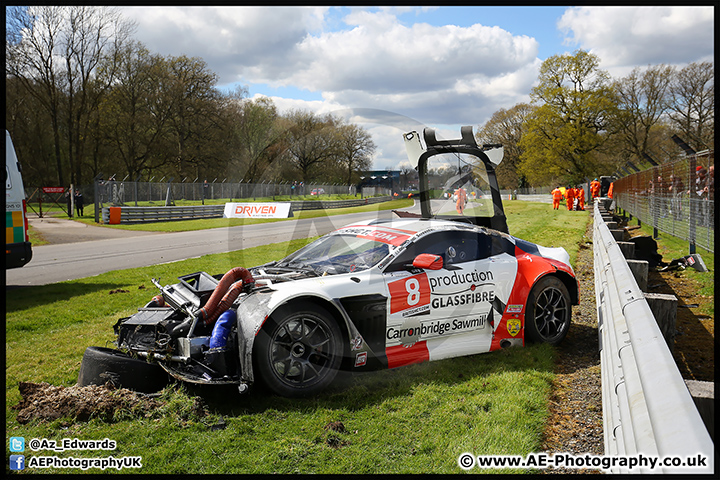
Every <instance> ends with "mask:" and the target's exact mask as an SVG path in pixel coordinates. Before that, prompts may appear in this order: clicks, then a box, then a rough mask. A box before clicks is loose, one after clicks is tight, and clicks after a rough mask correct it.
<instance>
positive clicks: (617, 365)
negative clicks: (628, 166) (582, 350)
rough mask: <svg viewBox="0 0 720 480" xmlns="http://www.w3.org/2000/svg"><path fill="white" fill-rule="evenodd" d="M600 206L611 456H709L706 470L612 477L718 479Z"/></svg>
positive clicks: (709, 445)
mask: <svg viewBox="0 0 720 480" xmlns="http://www.w3.org/2000/svg"><path fill="white" fill-rule="evenodd" d="M599 205H600V204H599V202H595V205H594V212H593V215H594V217H593V219H594V227H593V228H594V232H593V253H594V274H595V294H596V301H597V315H598V334H599V337H600V338H599V340H600V364H601V377H602V403H603V429H604V436H605V455H607V456H612V457H616V456H632V455H638V454H643V455H645V456H654V457H658V458H668V457H670V456H680V457H682V456H686V457H691V456H694V455H697V454H702V455H705V456H706V458H707V465H708V468H706V469H705V470H703V469H699V468H684V467H683V466H677V467H666V468H663V469H662V470H649V469H647V470H646V469H639V468H636V469H634V470H628V468H627V466H625V467H622V466H618V467H617V468H614V469H611V473H660V472H662V473H712V471H713V468H714V463H715V462H714V445H713V442H712V439H711V437H710V435H709V433H708V430H707V428H706V427H705V424H704V423H703V420H702V418H701V416H700V413H699V412H698V410H697V407H696V406H695V403H694V402H693V399H692V396H691V395H690V392H689V391H688V388H687V386H686V385H685V382H684V381H683V378H682V376H681V375H680V372H679V370H678V368H677V365H676V363H675V361H674V360H673V356H672V354H671V353H670V350H669V348H668V345H667V343H666V341H665V339H664V338H663V335H662V332H661V331H660V328H659V327H658V325H657V322H656V320H655V317H654V316H653V313H652V311H651V310H650V306H649V305H648V302H647V300H646V299H645V296H644V294H643V292H642V290H641V289H640V287H639V286H638V283H637V282H636V280H635V278H634V276H633V273H632V271H631V269H630V267H629V266H628V263H627V261H626V259H625V257H624V256H623V253H622V251H621V250H620V246H619V245H618V244H617V241H616V239H615V237H614V236H613V235H612V233H611V231H610V229H609V228H608V226H607V225H606V223H605V221H604V219H603V217H602V214H601V211H600V206H599Z"/></svg>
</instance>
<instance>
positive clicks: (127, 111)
mask: <svg viewBox="0 0 720 480" xmlns="http://www.w3.org/2000/svg"><path fill="white" fill-rule="evenodd" d="M6 14H7V16H6V25H7V27H8V28H7V31H6V37H7V38H6V90H5V97H6V111H5V114H6V128H7V129H8V130H9V131H10V133H11V135H12V138H13V143H14V145H15V148H16V150H17V153H18V156H19V157H20V158H21V161H22V163H23V169H24V170H23V176H24V178H25V183H26V184H29V185H53V184H58V185H63V186H65V185H67V184H70V183H72V184H75V185H83V184H87V183H90V182H91V181H92V180H93V178H95V177H96V176H98V175H101V174H105V175H108V174H113V173H115V174H117V175H118V176H119V178H123V177H124V176H127V177H128V178H130V179H132V180H135V179H137V178H140V177H143V178H145V179H146V180H147V179H149V178H150V177H152V176H156V177H157V178H161V177H167V178H170V177H172V178H174V179H175V181H178V182H180V181H184V180H186V179H187V180H189V181H191V182H192V181H195V180H199V181H203V180H205V179H210V180H212V179H213V178H229V179H232V180H234V181H244V182H257V183H260V182H262V181H298V182H299V181H304V182H306V183H308V182H323V183H343V184H354V183H357V181H358V180H359V175H360V172H362V171H364V170H367V169H369V168H371V165H372V156H373V154H374V152H375V148H376V146H375V144H374V142H373V141H372V137H371V136H370V134H369V133H368V132H367V131H365V130H364V129H363V128H361V127H359V126H357V125H354V124H350V123H346V122H345V121H343V120H342V119H340V118H337V117H335V116H333V115H318V114H315V113H313V112H310V111H305V110H295V111H291V112H289V113H286V114H284V115H281V114H280V113H278V111H277V108H276V107H275V105H274V104H273V102H272V101H271V100H270V99H268V98H259V99H254V100H252V99H248V98H247V93H248V92H247V89H245V88H242V87H240V88H236V90H235V91H232V92H229V93H224V92H222V91H220V90H219V89H218V88H217V75H216V74H215V73H213V72H212V71H211V70H210V69H209V68H208V66H207V64H206V63H205V62H204V61H203V60H202V59H201V58H197V57H187V56H177V57H175V56H161V55H158V54H154V53H152V52H150V51H149V50H148V49H147V48H146V47H145V46H144V45H142V44H141V43H140V42H137V41H135V40H133V38H132V34H133V32H134V30H135V24H134V23H133V22H130V21H128V20H126V19H124V18H123V17H122V16H121V14H120V13H119V11H118V10H117V9H115V8H110V7H88V6H69V7H58V6H38V7H8V9H7V11H6Z"/></svg>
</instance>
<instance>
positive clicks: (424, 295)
mask: <svg viewBox="0 0 720 480" xmlns="http://www.w3.org/2000/svg"><path fill="white" fill-rule="evenodd" d="M388 290H389V292H390V313H396V312H401V311H403V310H407V309H409V308H416V307H421V306H423V305H429V304H430V283H429V282H428V278H427V274H426V273H421V274H419V275H413V276H412V277H407V278H402V279H400V280H395V281H394V282H390V283H388Z"/></svg>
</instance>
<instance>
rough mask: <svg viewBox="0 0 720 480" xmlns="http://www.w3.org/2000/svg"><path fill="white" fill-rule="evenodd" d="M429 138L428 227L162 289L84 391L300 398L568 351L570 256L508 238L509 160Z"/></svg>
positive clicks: (417, 225) (124, 329)
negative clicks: (99, 387) (547, 350)
mask: <svg viewBox="0 0 720 480" xmlns="http://www.w3.org/2000/svg"><path fill="white" fill-rule="evenodd" d="M423 133H424V145H423V142H422V141H421V140H420V137H419V135H418V133H417V132H411V133H408V134H405V137H404V138H405V143H406V149H407V151H408V156H409V158H410V160H411V161H413V162H414V164H415V165H417V166H418V172H419V174H420V182H421V192H420V210H421V213H419V214H418V213H411V212H408V211H398V212H396V214H397V217H399V218H394V219H391V220H371V221H366V222H360V223H355V224H352V225H348V226H345V227H342V228H340V229H338V230H336V231H334V232H331V233H329V234H327V235H325V236H323V237H321V238H320V239H318V240H316V241H314V242H312V243H310V244H309V245H307V246H305V247H303V248H301V249H300V250H298V251H297V252H295V253H292V254H290V255H289V256H287V257H286V258H284V259H282V260H279V261H273V262H269V263H266V264H264V265H260V266H256V267H252V268H243V267H237V268H233V269H231V270H230V271H228V272H227V273H225V274H220V275H210V274H208V273H206V272H196V273H193V274H189V275H186V276H183V277H180V278H179V282H178V283H176V284H173V285H167V286H162V285H160V284H159V283H157V282H156V281H154V282H155V283H156V286H157V287H158V288H159V289H160V293H159V294H158V295H157V296H156V297H154V298H153V299H152V300H151V301H149V303H147V304H146V305H145V306H144V307H142V308H140V309H138V312H137V313H135V314H133V315H132V316H130V317H126V318H122V319H120V320H119V321H118V322H117V323H116V324H115V326H114V331H115V334H116V336H117V347H118V349H117V350H115V349H106V348H100V347H89V348H88V349H87V351H86V352H85V356H84V358H83V362H82V365H81V369H80V376H79V384H81V385H83V384H99V383H104V382H106V381H108V380H109V381H113V383H115V384H116V385H118V386H124V387H127V388H133V389H136V390H140V391H154V390H158V389H160V388H162V386H163V385H164V382H163V379H164V380H167V377H168V374H169V375H170V376H171V377H174V378H175V379H178V380H181V381H184V382H190V383H195V384H208V385H212V384H215V385H220V384H234V385H237V386H238V389H239V391H240V392H245V391H247V390H248V387H249V386H250V385H252V384H255V383H262V384H264V385H265V386H266V387H267V388H268V389H269V390H270V391H272V392H274V393H276V394H279V395H282V396H288V397H296V396H306V395H313V394H316V393H318V392H320V391H321V390H323V389H324V388H326V387H327V386H328V385H329V384H330V383H331V382H332V381H333V379H334V378H335V376H336V374H337V372H338V371H339V370H345V371H358V372H359V371H367V370H376V369H385V368H396V367H400V366H404V365H409V364H413V363H419V362H424V361H432V360H440V359H444V358H451V357H458V356H464V355H473V354H478V353H484V352H491V351H494V350H498V349H502V348H506V347H509V346H513V345H517V346H522V345H524V344H525V342H526V341H532V342H546V343H549V344H552V345H556V344H558V343H559V342H560V341H561V340H562V339H563V338H564V337H565V335H566V334H567V331H568V328H569V325H570V320H571V308H572V305H575V304H577V303H578V284H577V281H576V279H575V275H574V272H573V269H572V267H571V266H570V263H569V256H568V254H567V252H566V251H565V250H564V249H562V248H545V247H542V246H539V245H535V244H533V243H530V242H527V241H524V240H521V239H518V238H515V237H513V236H511V235H509V234H508V233H507V223H506V220H505V215H504V212H503V209H502V202H501V200H500V195H499V189H498V188H497V181H496V179H495V167H496V166H497V164H499V162H500V160H501V159H502V148H501V147H499V146H496V145H492V146H483V147H479V146H477V145H476V143H475V140H474V137H473V135H472V129H471V128H470V127H463V130H462V138H461V139H459V140H450V141H442V140H437V139H436V138H435V134H434V131H432V130H431V129H425V131H424V132H423ZM428 171H433V175H432V176H430V175H428ZM437 172H445V174H444V175H438V173H437ZM447 191H452V192H455V194H454V195H452V196H448V195H445V194H444V193H443V192H447ZM433 192H437V193H436V194H435V195H433ZM436 197H437V198H436Z"/></svg>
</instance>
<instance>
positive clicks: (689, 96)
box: [670, 62, 715, 148]
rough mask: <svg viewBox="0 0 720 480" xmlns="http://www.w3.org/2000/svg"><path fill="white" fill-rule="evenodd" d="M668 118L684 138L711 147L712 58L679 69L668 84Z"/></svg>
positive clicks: (713, 105)
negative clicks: (669, 88)
mask: <svg viewBox="0 0 720 480" xmlns="http://www.w3.org/2000/svg"><path fill="white" fill-rule="evenodd" d="M671 93H672V105H671V109H670V118H671V120H672V121H673V124H674V126H675V127H676V128H677V129H678V130H679V132H680V136H681V137H682V138H684V139H685V140H686V141H687V142H690V143H694V144H696V145H698V146H699V147H702V148H714V136H715V69H714V66H713V63H712V62H702V63H695V62H694V63H691V64H689V65H688V66H687V67H685V68H683V69H682V70H680V71H679V72H678V73H677V74H676V75H675V78H674V81H673V83H672V87H671Z"/></svg>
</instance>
